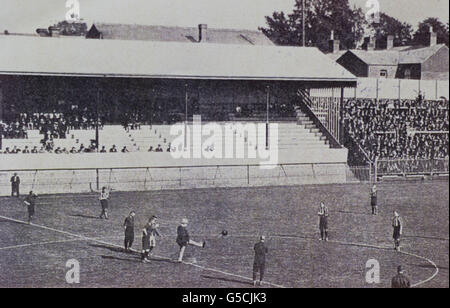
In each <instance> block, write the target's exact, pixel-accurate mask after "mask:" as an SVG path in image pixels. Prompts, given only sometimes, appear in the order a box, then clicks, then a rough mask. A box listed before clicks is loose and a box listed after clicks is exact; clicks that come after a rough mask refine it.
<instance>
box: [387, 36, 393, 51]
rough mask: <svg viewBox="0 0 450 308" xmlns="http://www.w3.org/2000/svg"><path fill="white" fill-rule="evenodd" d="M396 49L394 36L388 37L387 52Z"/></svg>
mask: <svg viewBox="0 0 450 308" xmlns="http://www.w3.org/2000/svg"><path fill="white" fill-rule="evenodd" d="M391 49H394V36H393V35H388V37H387V50H391Z"/></svg>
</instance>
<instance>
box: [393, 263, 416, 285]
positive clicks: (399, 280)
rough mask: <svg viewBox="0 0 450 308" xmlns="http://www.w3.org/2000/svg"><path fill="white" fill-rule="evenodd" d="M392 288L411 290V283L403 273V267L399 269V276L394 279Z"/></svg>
mask: <svg viewBox="0 0 450 308" xmlns="http://www.w3.org/2000/svg"><path fill="white" fill-rule="evenodd" d="M391 287H392V288H393V289H408V288H411V282H410V281H409V279H408V277H406V276H405V275H404V273H403V268H402V266H401V265H399V266H398V268H397V275H396V276H395V277H394V278H392V281H391Z"/></svg>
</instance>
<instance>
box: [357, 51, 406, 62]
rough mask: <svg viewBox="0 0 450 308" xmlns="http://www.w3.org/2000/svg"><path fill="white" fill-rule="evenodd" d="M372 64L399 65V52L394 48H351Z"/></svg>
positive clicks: (358, 55)
mask: <svg viewBox="0 0 450 308" xmlns="http://www.w3.org/2000/svg"><path fill="white" fill-rule="evenodd" d="M349 52H351V53H353V54H354V55H356V56H357V57H358V58H360V59H361V60H363V61H364V62H365V63H367V64H370V65H397V64H398V60H399V52H398V51H394V50H371V51H366V50H349Z"/></svg>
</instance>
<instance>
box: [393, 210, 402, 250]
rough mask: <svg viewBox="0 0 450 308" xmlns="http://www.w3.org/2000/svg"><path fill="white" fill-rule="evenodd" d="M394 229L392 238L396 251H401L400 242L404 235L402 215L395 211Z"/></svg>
mask: <svg viewBox="0 0 450 308" xmlns="http://www.w3.org/2000/svg"><path fill="white" fill-rule="evenodd" d="M392 228H393V229H394V232H393V235H392V238H393V239H394V249H395V250H397V251H400V240H401V237H402V234H403V221H402V219H401V218H400V215H399V214H398V213H397V212H396V211H394V219H393V220H392Z"/></svg>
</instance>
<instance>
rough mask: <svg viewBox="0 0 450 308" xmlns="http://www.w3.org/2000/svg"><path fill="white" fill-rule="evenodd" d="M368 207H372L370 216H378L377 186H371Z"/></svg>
mask: <svg viewBox="0 0 450 308" xmlns="http://www.w3.org/2000/svg"><path fill="white" fill-rule="evenodd" d="M370 205H371V206H372V215H378V204H377V185H373V187H372V190H371V191H370Z"/></svg>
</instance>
